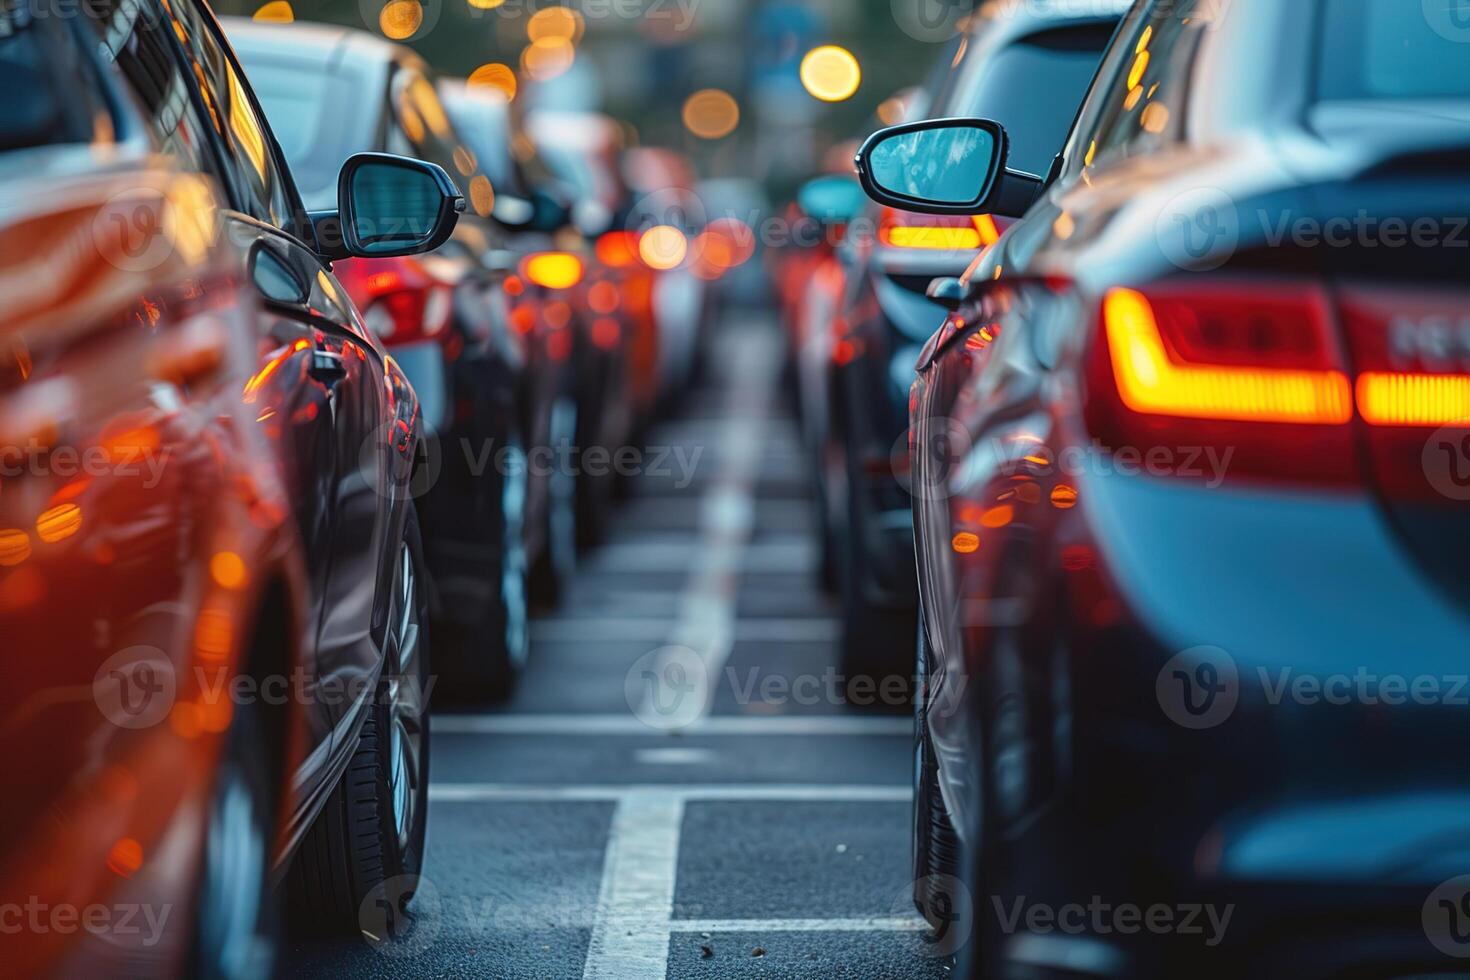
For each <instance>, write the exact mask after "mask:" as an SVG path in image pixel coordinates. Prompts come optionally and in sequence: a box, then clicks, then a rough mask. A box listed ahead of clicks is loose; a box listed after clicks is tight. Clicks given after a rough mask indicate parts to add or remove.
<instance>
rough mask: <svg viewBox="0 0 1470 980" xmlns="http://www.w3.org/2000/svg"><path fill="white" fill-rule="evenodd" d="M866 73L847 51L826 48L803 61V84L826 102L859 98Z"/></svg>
mask: <svg viewBox="0 0 1470 980" xmlns="http://www.w3.org/2000/svg"><path fill="white" fill-rule="evenodd" d="M862 81H863V71H862V68H861V67H860V66H859V65H858V60H857V58H856V57H854V56H853V53H852V52H851V51H849V50H847V49H846V48H843V47H838V46H837V45H835V44H824V45H822V46H821V47H819V48H813V49H812V50H810V51H808V52H807V54H806V57H805V58H802V59H801V84H802V85H803V86H804V87H805V88H806V90H807V91H808V92H810V93H811V94H812V96H813V97H815V98H818V99H821V100H822V101H823V102H842V101H844V100H846V99H850V98H852V97H853V96H854V95H855V94H857V90H858V86H859V85H861V84H862Z"/></svg>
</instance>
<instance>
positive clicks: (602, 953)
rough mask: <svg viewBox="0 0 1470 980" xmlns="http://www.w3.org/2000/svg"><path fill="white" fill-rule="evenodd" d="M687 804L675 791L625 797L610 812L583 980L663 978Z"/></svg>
mask: <svg viewBox="0 0 1470 980" xmlns="http://www.w3.org/2000/svg"><path fill="white" fill-rule="evenodd" d="M683 823H684V800H683V799H682V798H681V797H680V796H679V795H678V794H677V793H670V792H665V791H662V790H645V791H641V792H636V793H628V794H626V795H624V796H623V797H622V799H620V800H619V801H618V807H617V809H616V810H615V811H614V812H613V818H612V831H611V833H610V834H609V835H608V841H607V856H606V858H605V860H604V863H603V870H602V887H601V890H600V892H599V894H598V896H597V912H596V917H595V918H594V919H593V923H592V938H591V940H590V941H589V942H588V944H587V960H586V963H585V965H584V966H583V968H582V976H583V978H584V980H634V978H640V977H651V978H658V977H663V976H664V972H665V970H666V968H667V965H668V959H669V917H670V916H671V915H672V913H673V909H674V877H675V874H676V873H677V871H678V864H679V832H680V829H681V827H682V826H683Z"/></svg>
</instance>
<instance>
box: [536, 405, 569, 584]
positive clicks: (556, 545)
mask: <svg viewBox="0 0 1470 980" xmlns="http://www.w3.org/2000/svg"><path fill="white" fill-rule="evenodd" d="M576 438H577V402H576V399H574V398H572V397H570V396H565V395H564V396H562V397H561V398H558V399H557V402H556V405H555V407H554V408H553V409H552V421H551V434H550V440H549V441H550V443H551V446H552V448H553V450H556V448H557V447H558V446H560V445H561V444H562V443H563V442H566V443H569V444H572V445H575V440H576ZM553 458H559V457H558V456H557V453H556V452H555V451H554V452H553ZM548 497H549V499H548V500H547V502H546V515H545V518H544V521H545V523H544V528H543V530H544V533H543V536H542V541H543V542H544V544H543V546H542V548H541V553H540V554H539V555H537V556H536V560H535V561H534V562H532V564H531V576H530V583H531V595H532V597H533V598H534V599H535V600H536V602H537V603H539V604H541V605H543V606H547V607H552V606H555V605H557V603H559V602H560V601H561V598H562V593H563V591H565V589H566V586H567V583H568V581H569V580H570V579H571V576H572V573H573V572H574V571H575V570H576V566H577V478H576V476H575V474H573V473H572V472H570V471H568V470H566V469H565V467H563V466H561V465H559V464H558V465H557V466H556V468H555V470H554V471H553V473H552V474H551V479H550V487H549V488H548Z"/></svg>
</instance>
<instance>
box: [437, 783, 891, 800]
mask: <svg viewBox="0 0 1470 980" xmlns="http://www.w3.org/2000/svg"><path fill="white" fill-rule="evenodd" d="M912 792H913V791H912V789H911V788H910V787H909V786H908V785H907V784H902V785H898V784H895V785H891V786H884V785H874V786H853V785H841V784H836V783H834V784H833V785H831V786H822V785H820V784H818V785H812V784H793V785H790V786H782V785H779V784H771V783H761V784H758V785H752V784H749V783H731V784H729V785H720V784H718V783H716V784H708V785H689V784H682V785H679V784H675V785H669V786H662V785H657V784H652V785H650V784H640V783H634V784H628V785H625V786H619V785H616V784H586V785H580V786H576V785H571V786H569V785H562V784H555V785H548V786H537V785H533V784H526V783H432V784H430V786H429V799H430V800H431V801H432V802H435V803H565V802H610V801H618V802H621V801H623V800H624V799H626V798H628V797H637V796H644V795H661V796H676V797H678V798H679V799H680V800H682V801H683V802H686V803H688V802H706V801H728V802H741V803H745V802H753V803H760V802H784V803H792V802H807V801H815V802H824V803H827V802H830V803H907V802H908V801H909V799H910V796H911V795H912Z"/></svg>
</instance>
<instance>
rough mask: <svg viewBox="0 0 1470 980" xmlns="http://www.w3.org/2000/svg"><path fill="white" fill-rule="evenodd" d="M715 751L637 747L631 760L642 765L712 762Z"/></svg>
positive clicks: (687, 764)
mask: <svg viewBox="0 0 1470 980" xmlns="http://www.w3.org/2000/svg"><path fill="white" fill-rule="evenodd" d="M715 758H716V753H714V752H712V751H710V750H709V749H686V748H676V749H638V750H636V751H634V753H633V761H634V762H636V763H638V764H639V765H644V766H693V765H698V764H700V763H705V762H713V761H714V760H715Z"/></svg>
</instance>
